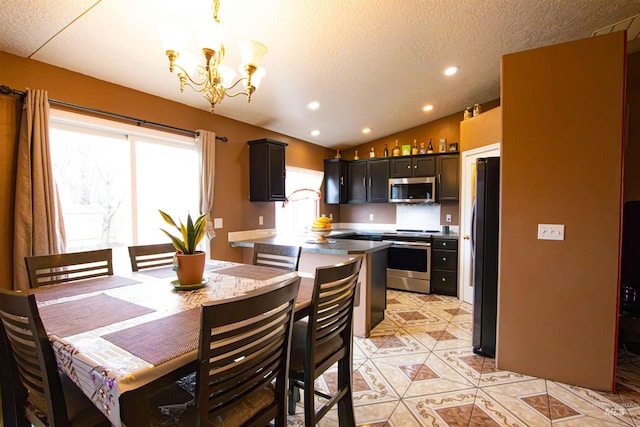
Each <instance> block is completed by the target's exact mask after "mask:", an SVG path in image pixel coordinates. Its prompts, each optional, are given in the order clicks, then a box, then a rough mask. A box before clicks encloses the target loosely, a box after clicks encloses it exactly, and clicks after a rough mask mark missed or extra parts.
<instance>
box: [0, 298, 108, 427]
mask: <svg viewBox="0 0 640 427" xmlns="http://www.w3.org/2000/svg"><path fill="white" fill-rule="evenodd" d="M0 320H1V326H2V331H0V339H2V342H1V343H0V348H2V349H3V350H2V351H4V352H6V354H7V355H10V357H8V358H7V359H3V360H2V361H0V363H2V367H1V368H0V370H1V371H2V378H3V380H2V381H3V383H2V387H3V388H2V408H3V421H4V425H6V426H13V425H17V426H29V425H35V426H56V427H67V426H74V425H82V426H109V425H111V423H109V421H108V420H107V419H106V418H105V417H104V415H102V413H100V411H98V409H97V408H96V407H95V406H94V405H93V403H92V402H91V401H90V400H89V399H88V398H87V397H86V396H85V395H84V394H83V393H82V391H81V390H80V389H79V388H78V387H77V386H76V385H75V384H74V383H73V382H72V381H71V380H70V379H69V377H67V376H66V375H64V374H60V373H59V372H58V367H57V364H56V360H55V356H54V353H53V348H52V347H51V344H50V343H49V339H48V338H47V334H46V332H45V330H44V326H43V325H42V321H41V320H40V315H39V314H38V308H37V306H36V300H35V295H33V294H24V293H20V292H14V291H7V290H4V289H0ZM7 384H11V387H12V388H11V390H12V392H10V393H8V395H7V396H6V397H5V392H7V389H6V388H5V387H6V386H7ZM5 399H6V400H5ZM5 404H6V405H11V406H8V407H5ZM5 410H7V411H8V412H7V414H5V413H4V411H5Z"/></svg>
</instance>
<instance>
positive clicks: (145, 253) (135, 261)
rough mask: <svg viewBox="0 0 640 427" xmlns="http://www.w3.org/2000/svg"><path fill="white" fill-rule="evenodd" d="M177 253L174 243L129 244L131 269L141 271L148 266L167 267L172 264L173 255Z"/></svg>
mask: <svg viewBox="0 0 640 427" xmlns="http://www.w3.org/2000/svg"><path fill="white" fill-rule="evenodd" d="M175 253H176V248H175V247H174V246H173V243H160V244H156V245H142V246H129V259H130V260H131V271H139V270H144V269H146V268H157V267H166V266H169V265H172V264H173V255H174V254H175Z"/></svg>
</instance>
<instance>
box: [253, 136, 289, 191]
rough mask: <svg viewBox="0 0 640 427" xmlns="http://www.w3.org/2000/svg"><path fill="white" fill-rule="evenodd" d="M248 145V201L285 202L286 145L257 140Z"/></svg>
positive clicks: (269, 140)
mask: <svg viewBox="0 0 640 427" xmlns="http://www.w3.org/2000/svg"><path fill="white" fill-rule="evenodd" d="M247 144H249V175H250V177H249V185H250V188H249V200H251V201H252V202H277V201H284V200H285V184H284V181H285V160H284V149H285V147H286V146H287V144H285V143H283V142H278V141H274V140H272V139H266V138H265V139H257V140H254V141H248V142H247Z"/></svg>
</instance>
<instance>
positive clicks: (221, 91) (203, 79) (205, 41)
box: [161, 0, 267, 113]
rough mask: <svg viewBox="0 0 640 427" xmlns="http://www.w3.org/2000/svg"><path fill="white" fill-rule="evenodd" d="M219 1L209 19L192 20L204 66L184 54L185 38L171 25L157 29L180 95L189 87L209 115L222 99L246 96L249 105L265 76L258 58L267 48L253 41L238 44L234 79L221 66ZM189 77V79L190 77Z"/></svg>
mask: <svg viewBox="0 0 640 427" xmlns="http://www.w3.org/2000/svg"><path fill="white" fill-rule="evenodd" d="M219 8H220V1H219V0H214V1H213V7H212V9H213V19H201V20H198V21H196V23H195V28H196V30H197V32H198V36H199V46H200V48H201V49H202V54H203V56H204V65H202V62H201V60H199V59H198V58H197V57H196V56H195V55H194V54H191V53H189V52H185V51H184V44H186V42H187V40H188V38H189V35H188V33H187V32H186V31H185V30H184V29H182V28H180V27H178V26H176V25H173V24H164V25H162V26H161V32H162V36H163V43H164V48H165V53H166V55H167V58H169V71H170V72H172V73H173V72H174V71H175V70H176V69H177V75H178V79H179V80H180V92H184V87H185V86H189V87H190V88H192V89H193V90H195V91H196V92H200V93H202V94H203V96H204V97H205V98H206V99H207V100H208V101H209V103H210V104H211V113H213V112H214V109H215V106H216V104H219V103H221V102H222V100H223V98H224V97H225V96H228V97H234V96H237V95H240V94H243V95H246V97H247V102H251V95H252V94H253V92H254V91H255V90H256V89H257V88H258V86H259V85H260V80H261V79H262V77H264V75H265V74H266V72H265V70H264V68H262V67H260V63H261V62H262V57H263V56H264V55H265V54H266V53H267V48H266V46H265V45H263V44H262V43H260V42H257V41H255V40H248V41H242V42H240V43H239V44H238V48H239V49H240V55H241V61H240V67H239V70H240V74H241V77H240V78H239V79H238V80H236V81H234V79H235V78H236V73H235V71H234V70H233V69H232V68H230V67H227V66H224V65H221V62H222V60H223V59H224V55H225V50H224V44H223V39H224V36H225V34H226V32H225V28H224V26H223V25H222V23H221V22H220V20H219V19H218V10H219ZM192 76H193V77H192ZM241 82H242V83H243V86H244V87H243V90H240V91H238V92H235V93H231V92H230V91H231V90H233V89H234V88H235V87H236V86H237V85H238V84H240V83H241Z"/></svg>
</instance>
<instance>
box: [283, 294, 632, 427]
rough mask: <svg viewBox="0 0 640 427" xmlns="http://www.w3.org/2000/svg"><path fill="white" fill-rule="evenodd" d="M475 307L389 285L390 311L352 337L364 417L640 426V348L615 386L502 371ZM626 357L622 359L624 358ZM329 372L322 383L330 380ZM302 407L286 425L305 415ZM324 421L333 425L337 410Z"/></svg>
mask: <svg viewBox="0 0 640 427" xmlns="http://www.w3.org/2000/svg"><path fill="white" fill-rule="evenodd" d="M471 316H472V307H471V306H470V305H469V304H466V303H461V302H460V301H459V300H458V299H456V298H452V297H445V296H437V295H419V294H413V293H409V292H400V291H393V290H390V291H388V292H387V310H386V312H385V319H384V320H383V321H382V322H381V323H380V324H379V325H378V326H376V328H375V329H374V330H373V331H372V334H371V336H370V337H369V338H367V339H361V338H355V352H354V357H353V368H354V374H353V383H354V406H355V413H356V423H357V424H358V425H359V426H372V427H382V426H393V427H405V426H406V427H411V426H441V427H444V426H483V427H484V426H514V427H515V426H556V425H558V426H619V425H623V426H640V357H639V356H636V355H633V354H630V357H631V361H634V362H636V364H637V366H636V365H635V364H633V363H630V360H629V359H627V358H625V357H624V354H621V359H620V361H619V365H618V386H617V389H618V392H617V393H616V394H611V393H603V392H597V391H593V390H589V389H584V388H581V387H575V386H571V385H567V384H562V383H558V382H554V381H549V380H544V379H540V378H534V377H529V376H525V375H520V374H516V373H513V372H506V371H499V370H497V369H496V367H495V364H494V360H493V359H490V358H484V357H481V356H478V355H475V354H474V353H473V351H472V345H471ZM625 362H626V363H625ZM333 378H335V374H334V373H333V372H328V373H327V374H325V375H324V376H323V378H322V379H319V380H318V385H317V386H318V387H329V388H330V387H331V385H332V381H333ZM303 420H304V416H303V413H302V407H301V406H299V407H298V408H297V411H296V414H295V415H293V416H289V419H288V425H289V426H298V425H301V424H303ZM319 425H320V426H337V425H338V421H337V412H336V411H335V410H332V411H331V412H330V413H328V414H327V416H325V418H324V419H323V420H321V422H320V424H319Z"/></svg>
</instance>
